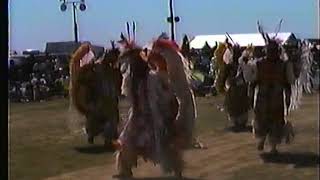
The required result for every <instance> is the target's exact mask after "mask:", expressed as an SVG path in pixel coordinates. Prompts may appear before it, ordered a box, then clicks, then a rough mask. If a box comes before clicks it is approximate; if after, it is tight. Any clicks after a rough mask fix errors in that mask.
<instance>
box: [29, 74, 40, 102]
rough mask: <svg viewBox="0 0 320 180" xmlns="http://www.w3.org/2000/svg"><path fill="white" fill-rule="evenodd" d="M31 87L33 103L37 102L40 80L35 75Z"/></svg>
mask: <svg viewBox="0 0 320 180" xmlns="http://www.w3.org/2000/svg"><path fill="white" fill-rule="evenodd" d="M31 85H32V95H33V101H37V100H38V98H39V97H38V96H39V80H38V78H37V77H36V75H35V74H34V73H32V79H31Z"/></svg>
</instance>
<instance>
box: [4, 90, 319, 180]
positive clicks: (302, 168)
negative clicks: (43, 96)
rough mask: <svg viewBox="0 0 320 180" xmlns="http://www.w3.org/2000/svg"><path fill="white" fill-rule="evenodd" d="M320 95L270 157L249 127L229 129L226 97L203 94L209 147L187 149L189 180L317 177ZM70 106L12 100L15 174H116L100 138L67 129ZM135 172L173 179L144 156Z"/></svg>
mask: <svg viewBox="0 0 320 180" xmlns="http://www.w3.org/2000/svg"><path fill="white" fill-rule="evenodd" d="M318 99H319V98H318V94H314V95H312V96H305V97H304V98H303V102H302V105H301V107H300V109H299V110H297V111H295V112H292V113H291V114H290V115H289V117H287V118H288V119H289V120H290V121H292V122H293V124H294V128H295V132H296V138H295V140H294V142H293V143H292V144H290V145H286V144H283V145H281V146H280V148H279V151H280V153H279V155H278V156H275V157H271V156H270V155H269V154H268V153H259V152H257V150H256V144H255V140H254V138H253V136H252V134H251V133H250V132H249V131H248V132H241V133H234V132H231V131H228V130H226V126H227V120H226V116H225V114H224V112H221V111H219V110H218V108H217V105H218V104H221V102H222V99H221V97H220V98H219V97H218V98H216V97H208V98H198V99H197V105H198V120H197V134H198V135H199V137H200V139H201V141H202V142H203V143H204V144H205V145H207V146H208V149H191V150H188V151H187V152H186V153H185V160H186V169H185V171H184V176H185V177H186V179H190V180H191V179H209V180H223V179H228V180H237V179H252V180H256V179H260V180H267V179H270V180H271V179H272V180H278V179H279V180H280V179H281V180H295V179H297V180H302V179H308V180H313V179H318V177H319V174H318V172H319V146H318V142H319V135H318V127H319V115H318V114H319V110H318V109H319V106H318V101H319V100H318ZM67 107H68V102H67V101H66V100H55V101H50V102H47V103H42V104H39V103H34V104H28V105H27V104H11V105H10V124H9V126H10V142H11V144H10V153H11V156H10V169H11V171H10V175H11V179H13V180H15V179H19V180H20V179H32V180H34V179H46V180H58V179H65V180H69V179H70V180H73V179H78V180H102V179H103V180H107V179H112V176H113V175H115V174H116V170H115V166H114V159H115V157H114V156H113V153H112V152H108V151H107V150H105V149H104V148H103V147H102V146H101V145H100V144H102V142H101V141H98V142H97V145H94V146H89V145H87V144H86V139H85V137H84V136H80V135H79V136H75V135H70V133H68V130H67V128H66V124H65V121H66V117H67V113H68V112H67V110H66V109H67ZM123 109H125V108H123ZM123 112H125V110H123ZM268 150H269V149H268V146H266V150H265V151H266V152H267V151H268ZM134 176H135V179H144V180H147V179H149V180H161V179H164V180H166V179H172V178H170V175H164V174H162V173H161V171H160V168H159V167H154V166H153V165H152V164H150V163H145V162H142V161H139V163H138V168H137V169H134Z"/></svg>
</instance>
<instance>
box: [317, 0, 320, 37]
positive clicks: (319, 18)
mask: <svg viewBox="0 0 320 180" xmlns="http://www.w3.org/2000/svg"><path fill="white" fill-rule="evenodd" d="M317 25H318V28H317V31H318V32H317V36H318V39H320V0H317Z"/></svg>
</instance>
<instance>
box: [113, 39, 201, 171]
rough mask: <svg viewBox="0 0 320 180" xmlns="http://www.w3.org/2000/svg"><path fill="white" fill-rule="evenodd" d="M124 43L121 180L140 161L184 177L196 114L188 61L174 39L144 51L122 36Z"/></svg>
mask: <svg viewBox="0 0 320 180" xmlns="http://www.w3.org/2000/svg"><path fill="white" fill-rule="evenodd" d="M121 39H122V40H121V41H120V44H122V46H123V48H122V50H123V52H122V54H121V55H120V59H119V62H120V64H121V66H122V70H123V71H122V72H123V86H122V93H123V94H125V95H126V96H127V98H128V100H129V101H130V110H129V118H128V119H127V121H126V122H125V126H124V128H123V129H122V131H121V134H120V136H119V138H118V140H117V141H115V142H114V146H115V147H116V148H117V149H118V151H117V158H116V159H117V167H118V171H119V177H130V176H132V175H133V174H132V168H133V167H136V166H137V159H138V157H142V158H143V159H144V160H145V161H151V162H153V163H154V164H160V166H161V168H162V170H163V171H164V172H166V173H169V172H174V174H175V175H176V176H177V177H181V176H182V171H183V150H184V149H185V147H186V146H188V145H189V144H191V141H192V131H193V127H194V120H195V114H196V112H195V103H194V97H193V93H192V91H191V89H190V83H189V79H190V77H189V76H190V74H189V72H188V64H187V63H188V62H187V61H186V60H185V59H184V58H183V56H182V55H181V53H180V52H179V48H178V46H177V45H176V44H175V43H174V42H172V41H170V40H167V39H163V38H159V39H158V40H156V41H155V42H154V43H153V45H152V46H150V47H149V48H146V49H144V50H143V49H142V48H140V47H138V46H137V45H135V43H134V41H130V40H127V39H126V38H125V37H124V36H123V35H122V36H121Z"/></svg>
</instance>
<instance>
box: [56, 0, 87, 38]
mask: <svg viewBox="0 0 320 180" xmlns="http://www.w3.org/2000/svg"><path fill="white" fill-rule="evenodd" d="M84 1H85V0H77V1H75V0H74V1H72V0H70V1H67V0H60V2H62V4H61V6H60V10H61V11H66V10H67V5H68V4H72V14H73V34H74V41H75V42H76V43H77V42H78V24H77V13H76V11H77V4H80V6H79V9H80V10H81V11H85V10H86V5H85V2H84Z"/></svg>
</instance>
